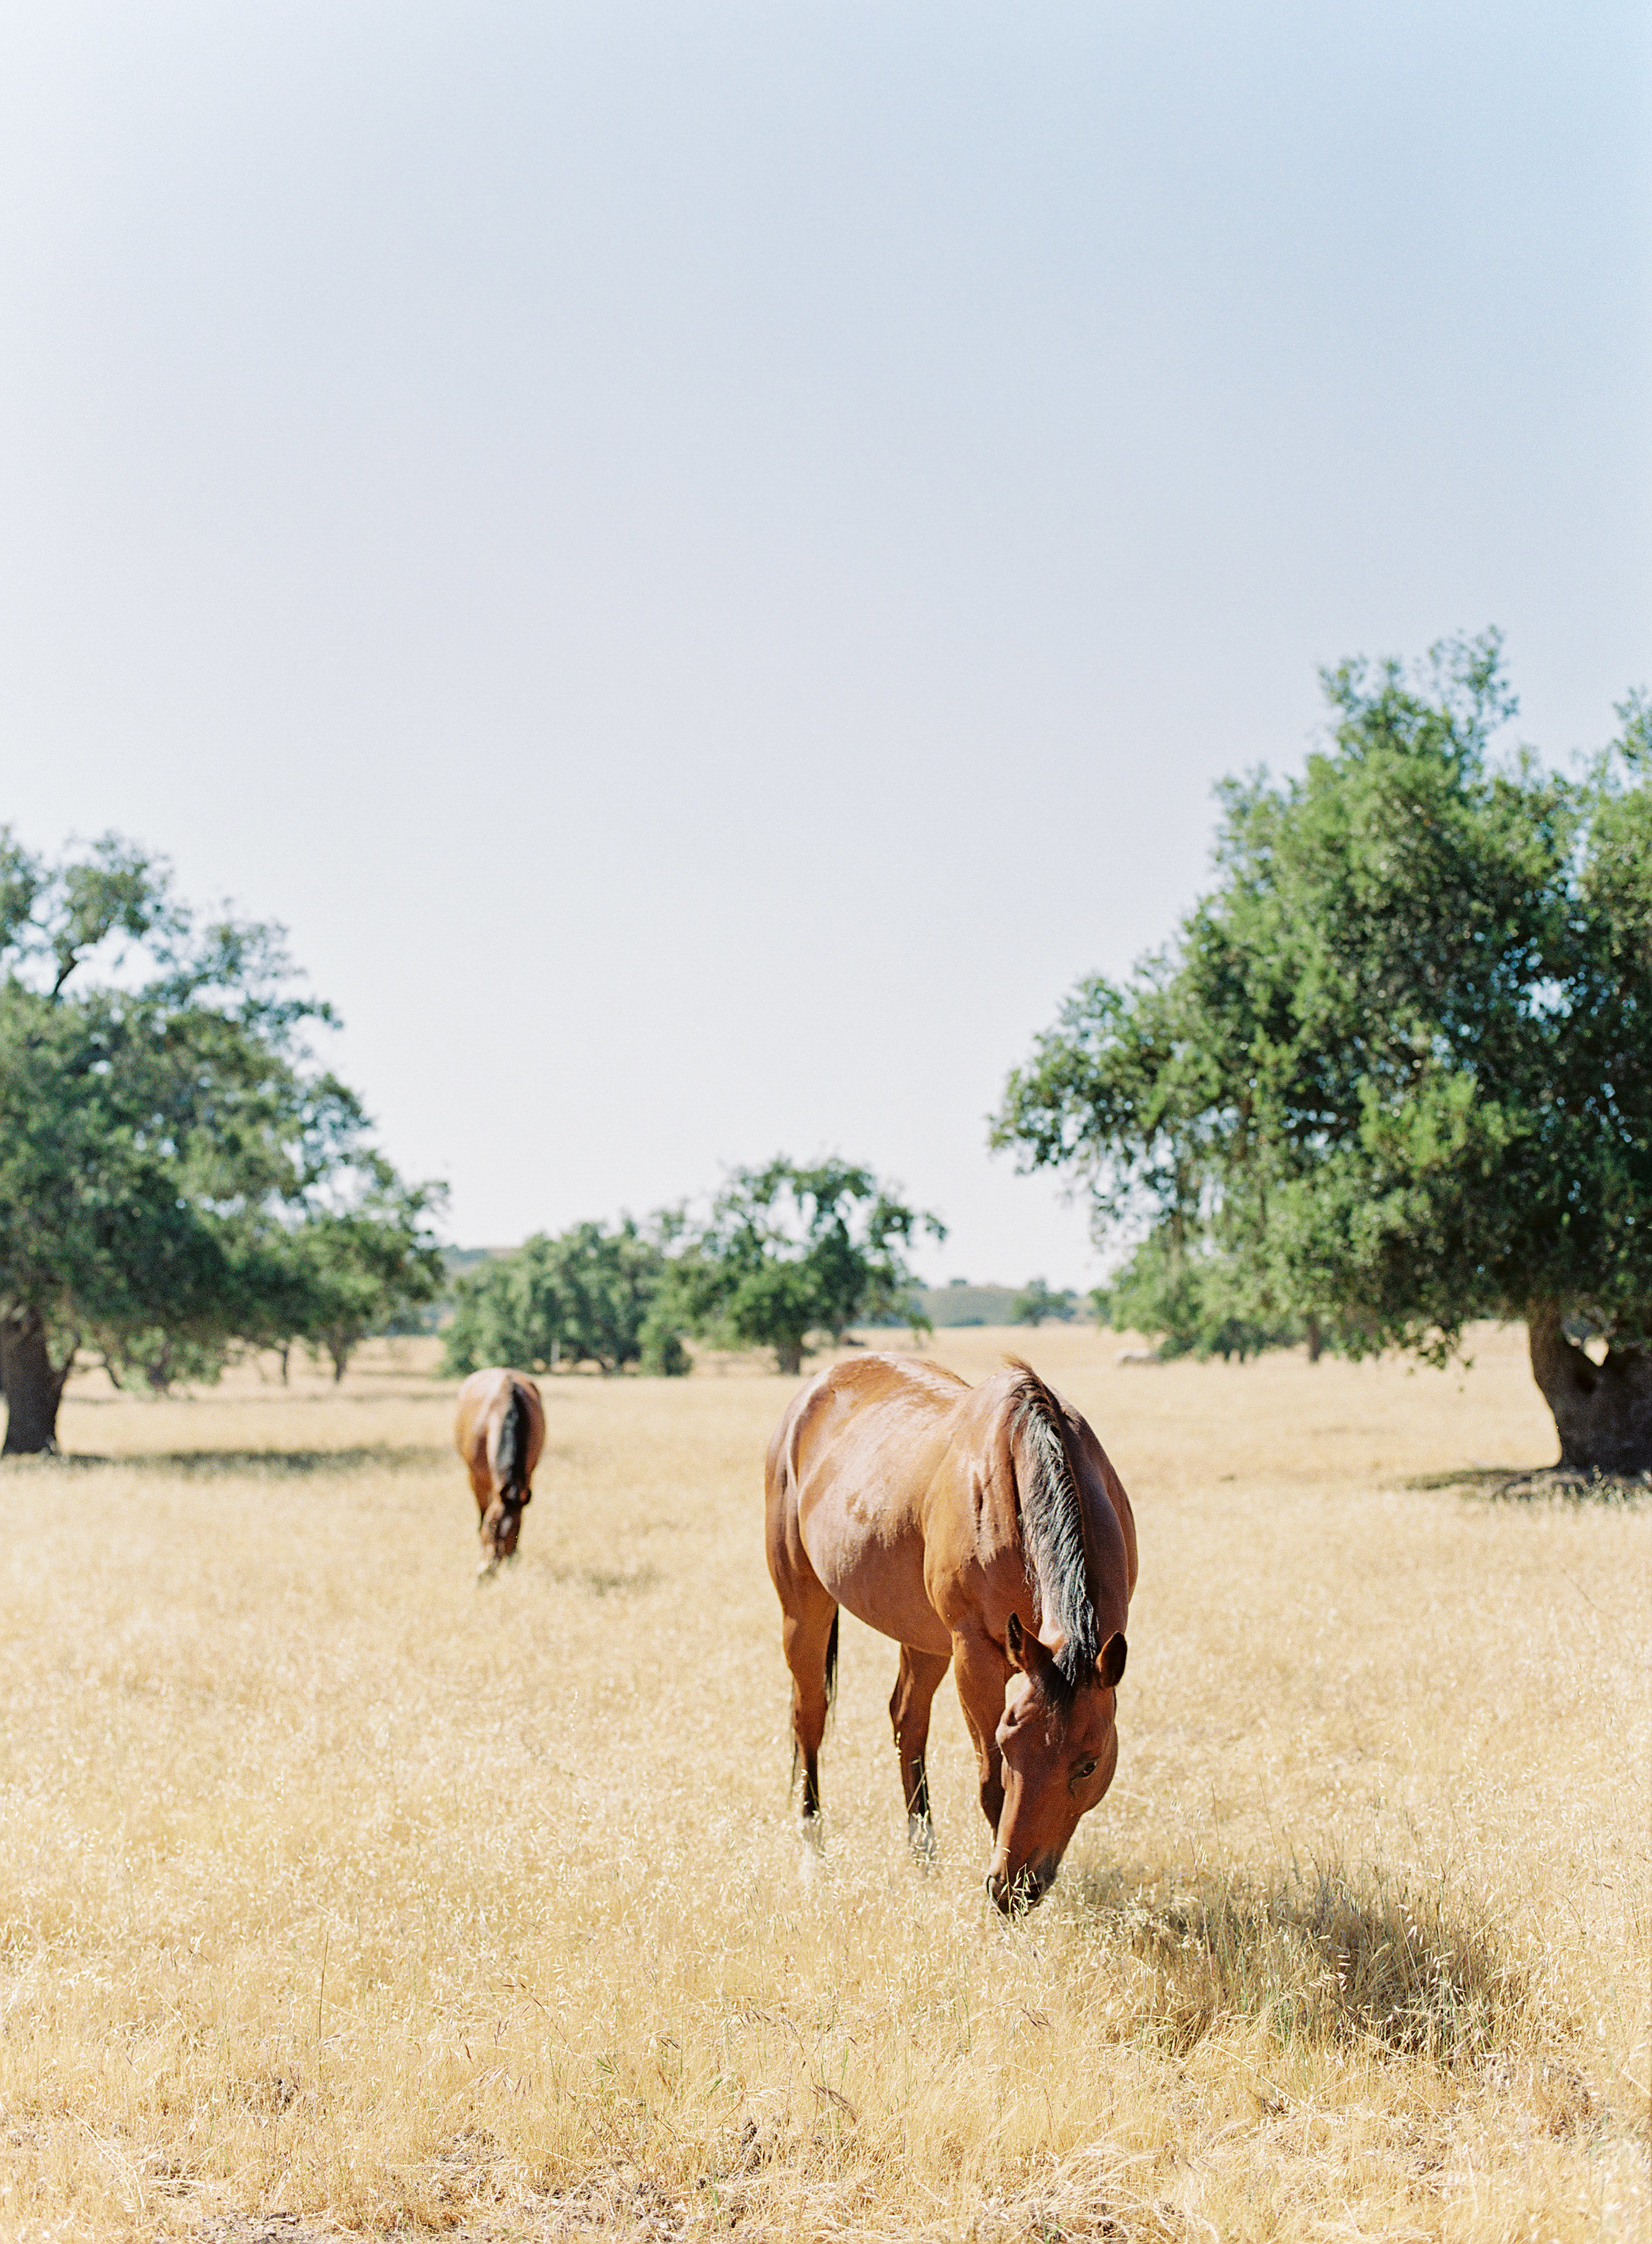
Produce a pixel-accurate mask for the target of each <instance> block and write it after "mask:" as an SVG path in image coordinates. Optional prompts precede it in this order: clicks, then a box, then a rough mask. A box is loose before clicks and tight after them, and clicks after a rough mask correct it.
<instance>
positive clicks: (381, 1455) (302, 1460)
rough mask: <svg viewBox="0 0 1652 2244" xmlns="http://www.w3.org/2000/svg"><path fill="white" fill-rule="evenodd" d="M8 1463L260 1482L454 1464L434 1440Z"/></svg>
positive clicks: (81, 1454)
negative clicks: (392, 1444) (404, 1445)
mask: <svg viewBox="0 0 1652 2244" xmlns="http://www.w3.org/2000/svg"><path fill="white" fill-rule="evenodd" d="M6 1462H7V1463H8V1464H9V1465H13V1466H24V1467H27V1468H30V1469H32V1470H37V1471H42V1472H88V1471H108V1470H112V1469H118V1470H121V1471H123V1472H152V1473H164V1474H166V1476H167V1477H169V1478H171V1479H174V1480H175V1479H180V1478H181V1479H185V1480H216V1479H221V1478H227V1477H235V1478H238V1479H244V1478H246V1477H248V1476H250V1477H253V1478H254V1479H258V1480H302V1479H308V1478H310V1477H314V1476H315V1475H321V1474H343V1473H355V1472H363V1471H367V1470H370V1469H372V1468H374V1467H376V1468H377V1469H378V1470H381V1471H392V1472H400V1471H403V1470H407V1469H408V1468H409V1467H416V1466H424V1467H427V1468H428V1467H430V1466H433V1465H437V1464H444V1465H445V1464H452V1463H456V1462H457V1461H456V1460H455V1458H454V1457H453V1453H452V1451H451V1450H449V1449H446V1448H444V1447H443V1446H441V1445H439V1444H437V1443H426V1444H424V1445H423V1446H419V1447H415V1448H392V1447H390V1446H389V1444H388V1443H382V1444H378V1445H376V1446H372V1447H368V1448H360V1449H349V1450H133V1451H131V1452H129V1453H128V1454H127V1455H126V1456H125V1457H107V1456H103V1455H99V1454H96V1453H91V1452H87V1451H84V1450H76V1451H73V1452H71V1453H70V1454H69V1455H66V1456H64V1455H59V1456H56V1457H15V1458H8V1459H7V1461H6Z"/></svg>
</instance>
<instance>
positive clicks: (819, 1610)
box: [783, 1590, 837, 1845]
mask: <svg viewBox="0 0 1652 2244" xmlns="http://www.w3.org/2000/svg"><path fill="white" fill-rule="evenodd" d="M783 1636H784V1640H785V1650H786V1665H787V1666H788V1667H789V1669H790V1670H791V1679H792V1738H793V1740H794V1743H793V1752H792V1770H793V1777H794V1781H795V1780H796V1770H797V1766H798V1764H799V1762H801V1763H802V1773H803V1835H804V1836H805V1837H806V1838H807V1839H809V1840H811V1841H812V1842H814V1843H815V1844H816V1845H818V1844H819V1842H820V1820H821V1805H820V1748H821V1741H822V1740H823V1738H824V1737H825V1734H826V1716H827V1713H828V1711H829V1708H830V1706H831V1702H832V1697H833V1693H834V1692H835V1690H836V1682H837V1605H836V1600H835V1599H832V1598H831V1597H829V1596H828V1594H827V1592H825V1591H824V1590H819V1591H818V1592H817V1594H816V1596H815V1597H812V1598H810V1599H809V1601H808V1603H807V1605H805V1606H804V1608H803V1610H802V1612H788V1613H787V1615H786V1618H785V1626H784V1629H783Z"/></svg>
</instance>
